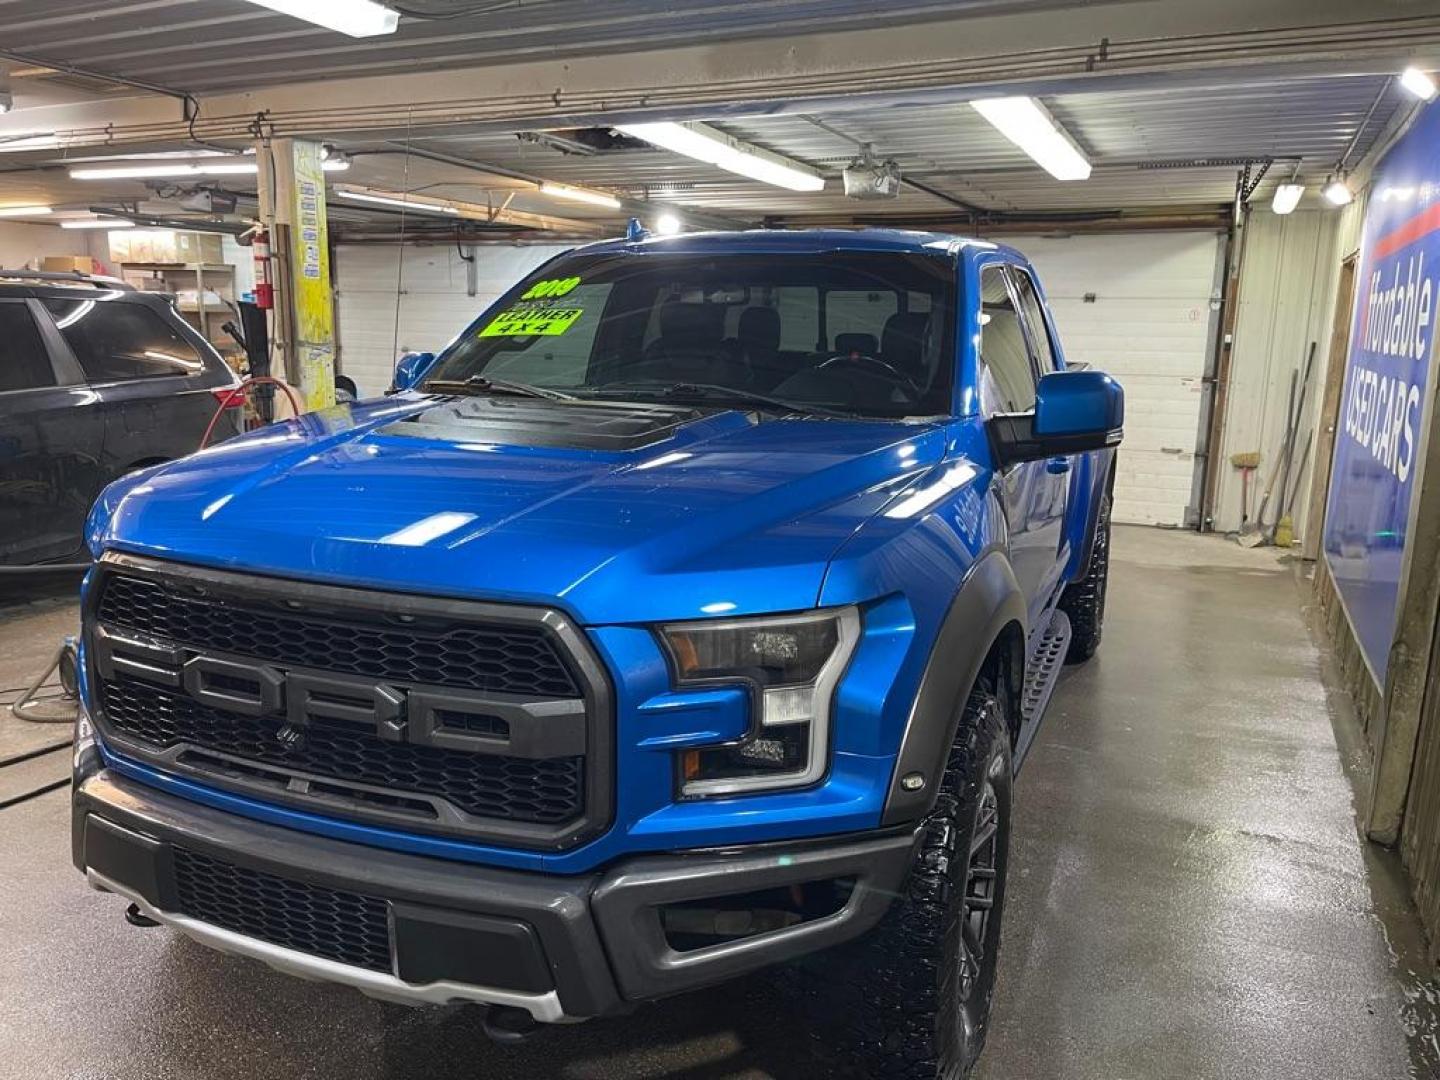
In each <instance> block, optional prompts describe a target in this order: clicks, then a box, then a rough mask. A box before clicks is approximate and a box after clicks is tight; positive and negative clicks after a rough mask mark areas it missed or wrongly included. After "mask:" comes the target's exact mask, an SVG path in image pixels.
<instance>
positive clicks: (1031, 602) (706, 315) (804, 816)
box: [73, 230, 1123, 1078]
mask: <svg viewBox="0 0 1440 1080" xmlns="http://www.w3.org/2000/svg"><path fill="white" fill-rule="evenodd" d="M396 382H397V386H396V390H395V392H394V393H392V394H391V395H390V396H388V397H386V398H384V399H382V400H376V401H369V402H363V403H358V404H345V405H338V406H336V407H334V408H331V409H327V410H324V411H321V412H317V413H312V414H309V415H306V416H302V417H300V418H298V419H295V420H292V421H289V422H286V423H283V424H278V425H275V426H272V427H270V428H266V429H263V430H260V431H256V432H252V433H251V434H249V435H246V436H242V437H240V438H237V439H233V440H231V441H229V442H227V443H225V444H224V445H221V446H216V447H213V448H211V449H209V450H206V451H204V452H202V453H199V454H196V455H194V456H191V457H189V458H186V459H184V460H182V461H178V462H174V463H171V464H168V465H163V466H159V467H156V468H154V469H150V470H146V471H143V472H141V473H138V474H135V475H133V476H130V477H127V478H125V479H123V480H121V481H119V482H117V483H115V484H113V485H111V486H110V487H109V488H108V489H107V490H106V491H105V493H104V494H103V496H102V497H101V499H100V501H99V502H98V503H97V505H96V506H95V508H94V510H93V511H92V514H91V517H90V520H89V523H88V537H87V538H88V542H89V545H90V548H91V550H92V552H93V555H94V558H95V560H96V562H95V566H94V568H93V570H92V571H91V572H90V574H89V576H88V578H87V580H86V583H85V588H84V602H83V634H82V640H81V653H82V655H81V657H80V665H79V667H80V673H81V682H82V686H81V701H82V709H81V714H80V719H79V723H78V730H77V738H76V757H75V772H76V775H75V785H74V803H73V815H74V816H73V822H74V831H73V837H74V847H73V857H74V861H75V864H76V866H77V867H78V868H79V869H80V870H82V871H83V872H84V873H85V874H86V875H87V876H88V879H89V881H90V883H91V884H92V885H93V886H95V887H96V888H99V889H101V890H104V891H107V892H111V893H115V894H118V895H119V896H121V897H123V898H126V899H127V900H129V901H130V906H129V909H128V911H127V914H128V916H129V917H130V919H131V921H132V922H136V923H138V924H141V925H153V924H154V923H163V924H168V925H169V926H171V927H173V928H175V929H178V930H180V931H182V932H184V933H186V934H188V935H190V936H192V937H194V938H196V939H198V940H200V941H201V942H204V943H206V944H208V945H211V946H214V947H217V948H219V949H222V950H226V951H229V952H232V953H237V954H241V955H245V956H249V957H255V958H258V959H260V960H263V961H265V962H266V963H269V964H270V965H272V966H274V967H276V968H280V969H282V970H287V971H291V972H294V973H297V974H301V975H305V976H308V977H312V978H320V979H327V980H332V981H335V982H339V983H344V984H348V985H351V986H354V987H357V988H359V989H361V990H363V991H365V992H367V993H370V994H372V995H375V996H378V997H382V998H389V999H394V1000H398V1001H404V1002H410V1003H438V1002H454V1001H463V1002H473V1003H477V1004H480V1005H482V1006H484V1007H485V1010H486V1011H485V1014H484V1018H483V1021H482V1022H483V1023H484V1024H485V1025H486V1027H487V1030H489V1031H490V1032H491V1033H492V1034H494V1035H496V1036H497V1037H519V1036H521V1035H524V1034H527V1033H528V1031H529V1029H530V1028H532V1027H534V1026H536V1025H538V1024H539V1023H541V1022H554V1021H567V1020H579V1019H585V1018H591V1017H600V1016H606V1015H613V1014H616V1013H619V1012H622V1011H625V1010H627V1009H629V1008H632V1007H633V1006H634V1004H635V1003H637V1002H642V1001H646V1000H650V999H654V998H658V997H662V996H665V995H669V994H674V993H677V992H681V991H686V990H691V989H693V988H697V987H701V986H707V985H711V984H714V983H717V982H720V981H723V980H727V979H730V978H733V977H735V976H739V975H743V974H746V973H749V972H752V971H755V970H757V969H760V968H765V967H773V968H774V969H775V973H776V977H778V978H782V979H785V980H788V981H790V982H791V983H793V986H794V988H795V993H794V996H793V1000H794V1002H795V1007H796V1009H797V1014H798V1015H800V1016H802V1017H804V1018H806V1021H805V1022H807V1023H809V1024H811V1025H812V1030H815V1031H821V1030H831V1031H833V1036H827V1037H826V1039H825V1040H822V1041H824V1043H825V1045H826V1046H827V1047H831V1048H833V1049H836V1050H837V1052H841V1053H843V1057H844V1060H845V1061H846V1062H847V1063H848V1064H847V1067H851V1068H856V1069H858V1070H859V1071H861V1072H862V1073H864V1074H868V1075H874V1076H886V1077H907V1078H910V1077H915V1078H918V1077H922V1076H923V1077H956V1076H960V1075H963V1073H964V1072H965V1071H966V1070H967V1069H968V1068H969V1067H970V1065H971V1064H972V1063H973V1062H974V1060H975V1058H976V1056H977V1055H978V1054H979V1051H980V1048H981V1046H982V1044H983V1041H984V1038H985V1032H986V1028H987V1023H988V1013H989V1007H990V1001H991V996H992V991H993V986H994V979H995V964H996V952H997V948H998V945H999V941H1000V922H1001V912H1002V909H1003V906H1004V900H1005V882H1006V874H1007V868H1008V849H1009V836H1010V828H1011V805H1012V794H1011V792H1012V779H1013V777H1014V775H1015V772H1016V770H1017V769H1018V768H1019V766H1020V763H1021V762H1022V761H1023V760H1024V757H1025V754H1026V751H1027V749H1028V748H1029V746H1030V745H1031V743H1032V740H1033V739H1034V736H1035V732H1036V729H1037V728H1038V726H1039V724H1040V721H1041V716H1042V713H1043V712H1044V709H1045V705H1046V703H1047V701H1048V700H1049V697H1050V694H1051V691H1052V689H1053V687H1054V685H1055V681H1056V679H1057V677H1058V673H1059V670H1060V667H1061V665H1062V663H1063V662H1064V661H1065V660H1067V659H1068V660H1070V661H1081V660H1084V659H1086V658H1088V657H1089V656H1090V655H1091V654H1092V653H1093V652H1094V651H1095V649H1096V646H1097V645H1098V644H1099V642H1100V635H1101V628H1102V618H1103V614H1104V604H1105V583H1106V570H1107V564H1108V559H1107V556H1108V540H1109V531H1110V526H1109V507H1110V498H1111V491H1112V487H1113V484H1114V468H1115V447H1116V446H1117V445H1118V444H1119V442H1120V439H1121V432H1122V424H1123V396H1122V392H1121V390H1120V388H1119V387H1118V386H1117V385H1116V383H1115V382H1114V381H1113V380H1111V379H1110V378H1109V377H1108V376H1106V375H1104V374H1102V373H1100V372H1098V371H1090V370H1074V369H1070V368H1067V365H1066V364H1065V361H1064V359H1063V357H1062V354H1061V350H1060V344H1059V340H1058V338H1057V336H1056V332H1055V327H1054V325H1053V323H1052V321H1051V319H1050V316H1049V314H1048V313H1047V309H1046V305H1045V302H1044V299H1043V296H1042V293H1041V291H1040V286H1039V283H1038V281H1037V280H1036V277H1035V274H1034V272H1033V270H1032V268H1031V267H1030V266H1029V265H1028V264H1027V262H1026V260H1025V259H1024V257H1023V256H1022V255H1020V254H1019V253H1018V252H1016V251H1014V250H1011V249H1008V248H1006V247H1003V246H999V245H996V244H992V243H985V242H979V241H973V240H964V239H959V238H955V237H950V236H943V235H936V234H929V233H916V232H898V231H879V230H876V231H862V232H842V231H812V232H782V231H763V232H748V233H716V234H702V235H694V236H685V237H674V238H663V239H662V238H649V237H645V236H644V235H639V234H636V235H632V236H631V237H630V238H628V239H626V240H618V241H613V242H606V243H601V244H596V245H592V246H588V247H582V248H579V249H577V250H575V251H572V252H569V253H567V254H565V255H562V256H559V257H558V258H556V259H554V260H552V261H550V262H548V263H546V264H545V265H543V266H542V267H540V268H539V269H538V270H536V271H535V272H534V273H533V274H532V275H530V276H529V277H528V278H526V279H525V280H524V281H522V282H520V283H519V284H518V285H516V286H515V287H514V288H513V289H512V290H511V291H510V292H509V293H508V294H506V295H505V296H504V297H502V298H501V299H500V301H498V302H497V303H496V304H495V305H494V306H493V307H491V308H490V309H489V310H488V311H486V312H485V313H484V314H483V315H481V316H480V318H479V319H478V320H477V321H476V322H475V323H474V324H472V325H471V326H470V327H469V328H468V329H467V330H466V331H465V332H464V333H462V334H461V335H460V336H459V337H458V338H457V339H456V340H455V341H454V342H453V343H452V344H451V345H450V346H449V347H448V348H447V349H446V350H445V351H444V352H442V353H440V354H439V355H438V356H431V355H428V354H426V355H413V356H409V357H407V358H406V359H405V360H404V361H402V363H401V365H400V366H399V368H398V369H397V375H396ZM827 1025H828V1028H827ZM842 1047H843V1049H841V1048H842Z"/></svg>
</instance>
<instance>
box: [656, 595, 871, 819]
mask: <svg viewBox="0 0 1440 1080" xmlns="http://www.w3.org/2000/svg"><path fill="white" fill-rule="evenodd" d="M859 639H860V613H859V612H858V611H857V610H856V609H855V608H853V607H850V608H834V609H831V610H828V611H817V612H808V613H806V614H803V615H781V616H767V617H765V618H759V619H728V620H725V621H723V622H721V621H713V620H711V621H705V622H690V623H672V624H670V625H668V626H662V627H660V640H661V641H662V642H664V644H665V648H666V651H667V652H668V653H669V656H670V665H671V670H672V672H673V674H674V679H675V684H676V685H677V686H697V685H705V684H715V683H744V684H748V685H749V686H750V688H751V708H752V710H753V713H754V722H753V723H752V724H751V728H750V731H749V733H748V734H747V735H746V737H745V738H744V739H742V740H741V741H740V742H738V743H735V744H732V745H729V746H719V747H714V748H706V749H703V750H687V751H685V752H684V753H683V755H682V757H681V763H680V766H681V768H680V771H681V793H682V794H685V795H691V796H700V795H728V794H732V793H734V792H741V791H757V790H763V789H775V788H790V787H804V786H805V785H807V784H811V783H814V782H815V781H816V780H818V779H819V778H820V777H821V776H823V775H824V773H825V769H826V767H827V766H828V764H829V756H830V711H831V709H830V706H831V702H832V700H833V698H834V695H835V686H836V684H837V683H839V681H840V676H841V675H842V674H843V673H844V671H845V665H846V664H847V663H848V662H849V660H850V654H851V653H853V652H854V651H855V644H856V642H857V641H859Z"/></svg>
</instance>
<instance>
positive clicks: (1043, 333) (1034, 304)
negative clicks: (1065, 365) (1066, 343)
mask: <svg viewBox="0 0 1440 1080" xmlns="http://www.w3.org/2000/svg"><path fill="white" fill-rule="evenodd" d="M1010 273H1011V275H1012V276H1013V278H1014V281H1015V291H1016V292H1017V293H1019V294H1020V310H1021V312H1022V313H1023V314H1024V316H1025V325H1026V327H1028V328H1029V330H1030V342H1031V344H1032V345H1033V346H1034V349H1035V363H1036V365H1037V366H1038V367H1039V368H1040V370H1041V371H1042V372H1044V371H1054V370H1055V367H1056V364H1055V350H1054V348H1053V347H1052V346H1051V344H1050V331H1049V329H1048V328H1047V327H1046V325H1045V312H1044V309H1043V308H1042V307H1041V306H1040V296H1039V294H1038V293H1036V292H1035V283H1034V282H1033V281H1031V280H1030V275H1029V274H1027V273H1026V272H1025V271H1024V270H1011V271H1010Z"/></svg>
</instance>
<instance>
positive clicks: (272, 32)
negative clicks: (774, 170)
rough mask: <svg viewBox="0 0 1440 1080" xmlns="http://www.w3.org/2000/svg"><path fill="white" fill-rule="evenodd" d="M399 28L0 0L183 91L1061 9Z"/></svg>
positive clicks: (184, 5)
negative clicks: (348, 31) (372, 34)
mask: <svg viewBox="0 0 1440 1080" xmlns="http://www.w3.org/2000/svg"><path fill="white" fill-rule="evenodd" d="M394 6H395V7H397V8H400V9H403V10H410V9H412V8H420V9H423V10H426V11H431V12H435V13H437V14H440V15H444V14H445V13H447V12H467V11H474V10H475V9H477V8H493V9H495V10H491V11H489V12H488V13H485V14H468V15H463V14H462V15H451V16H448V17H441V18H433V19H418V18H411V17H402V18H401V20H400V28H399V30H398V31H397V32H396V33H395V34H393V35H388V36H385V37H379V38H368V39H355V38H349V37H345V36H343V35H340V34H336V33H334V32H332V31H329V30H325V29H322V28H320V27H316V26H311V25H309V24H307V23H304V22H301V21H300V20H298V19H294V18H291V17H289V16H286V15H280V14H276V13H275V12H272V11H268V10H266V9H264V8H260V7H257V6H255V5H254V4H249V3H245V2H244V0H68V2H66V3H63V4H57V3H55V2H54V0H0V27H3V48H5V49H6V50H9V51H13V52H19V53H29V54H34V55H36V56H42V57H46V58H48V59H52V60H56V61H63V62H65V63H67V64H71V65H73V66H76V67H82V68H86V67H88V68H95V69H99V70H103V71H105V72H107V73H110V74H117V75H126V76H129V77H131V78H139V79H145V80H147V81H151V82H157V83H161V84H164V85H167V86H172V87H175V88H178V89H182V90H188V91H190V92H192V93H197V94H199V93H207V92H211V91H218V90H234V89H237V88H240V87H247V86H265V85H271V84H276V83H290V82H301V81H305V80H314V79H331V78H337V77H348V76H357V75H385V74H393V73H395V72H405V71H413V70H414V69H415V68H416V66H417V65H424V67H425V68H427V69H429V70H439V69H443V68H459V67H472V66H476V65H480V64H491V63H498V62H502V61H513V60H523V59H537V58H544V59H554V58H557V57H563V56H572V55H578V54H581V53H586V54H592V55H593V54H597V53H599V54H603V53H606V52H617V51H626V50H634V49H641V48H666V47H674V46H679V45H692V44H700V43H704V42H707V41H714V40H717V39H718V40H727V41H728V40H734V39H737V38H747V37H760V36H773V35H777V34H793V33H801V32H804V31H806V30H815V29H826V30H835V29H861V28H865V27H872V26H881V25H885V26H894V25H897V24H904V23H907V22H915V21H920V20H924V19H927V18H932V19H933V18H942V17H943V18H954V17H955V16H956V15H960V14H964V13H966V12H967V11H976V12H979V11H1018V10H1033V9H1036V8H1058V7H1064V6H1067V5H1066V4H1064V3H1063V2H1061V0H889V2H887V3H881V4H877V3H875V2H874V0H688V2H686V3H673V2H670V0H529V2H512V3H509V4H506V3H501V2H498V0H497V2H496V3H491V4H482V3H478V2H477V0H438V2H437V0H412V2H411V3H409V4H401V3H395V4H394Z"/></svg>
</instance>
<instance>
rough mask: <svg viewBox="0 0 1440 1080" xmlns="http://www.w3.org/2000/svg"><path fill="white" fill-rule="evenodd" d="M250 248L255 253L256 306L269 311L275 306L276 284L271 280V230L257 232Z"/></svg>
mask: <svg viewBox="0 0 1440 1080" xmlns="http://www.w3.org/2000/svg"><path fill="white" fill-rule="evenodd" d="M250 248H251V251H252V252H253V253H254V255H255V306H256V307H258V308H261V309H262V310H265V311H269V310H270V309H271V308H273V307H274V306H275V285H274V283H273V282H272V281H271V280H270V230H268V229H261V230H260V231H259V232H257V233H256V234H255V238H254V239H253V240H252V241H251V242H250Z"/></svg>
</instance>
